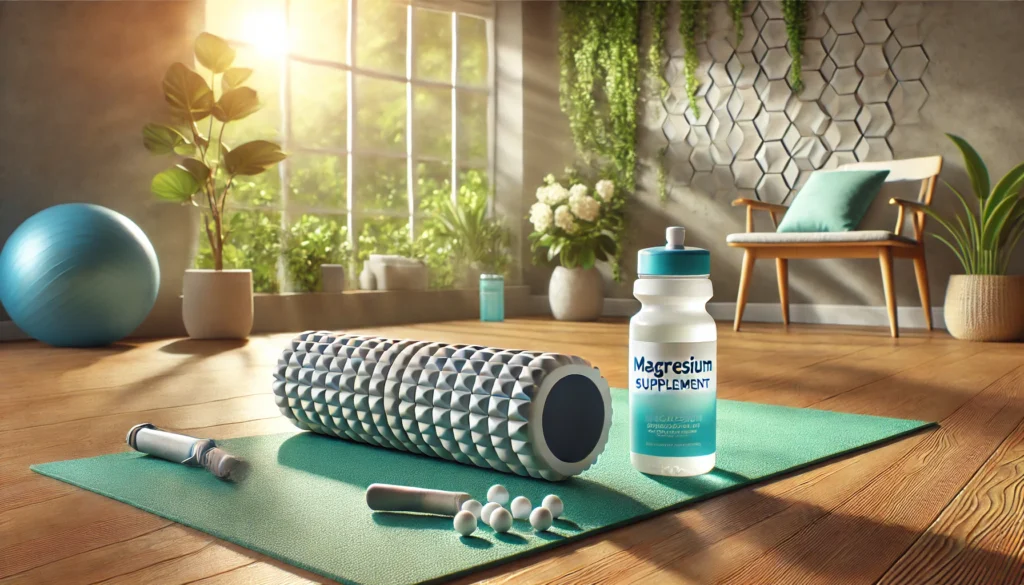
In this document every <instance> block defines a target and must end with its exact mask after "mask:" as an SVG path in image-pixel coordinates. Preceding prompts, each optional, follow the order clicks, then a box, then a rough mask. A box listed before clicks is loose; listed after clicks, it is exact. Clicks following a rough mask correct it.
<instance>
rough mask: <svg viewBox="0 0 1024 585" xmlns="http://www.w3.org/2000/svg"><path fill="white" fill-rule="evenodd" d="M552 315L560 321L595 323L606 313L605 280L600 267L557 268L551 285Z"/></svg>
mask: <svg viewBox="0 0 1024 585" xmlns="http://www.w3.org/2000/svg"><path fill="white" fill-rule="evenodd" d="M548 302H549V303H550V304H551V314H552V315H554V317H555V319H558V320H559V321H594V320H596V319H597V318H598V317H600V316H601V313H602V311H603V310H604V281H603V280H602V279H601V273H600V272H598V271H597V268H588V269H585V270H584V269H583V268H566V267H564V266H558V267H556V268H555V271H554V272H552V273H551V281H550V282H549V283H548Z"/></svg>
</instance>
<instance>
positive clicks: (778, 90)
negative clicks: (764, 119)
mask: <svg viewBox="0 0 1024 585" xmlns="http://www.w3.org/2000/svg"><path fill="white" fill-rule="evenodd" d="M760 95H761V104H762V105H763V106H764V109H766V110H768V111H769V112H781V111H784V110H785V109H786V103H787V102H789V98H791V97H793V92H792V91H790V89H789V84H788V83H787V82H786V80H785V79H776V80H774V81H769V82H768V84H767V85H766V86H765V88H764V91H762V92H761V94H760Z"/></svg>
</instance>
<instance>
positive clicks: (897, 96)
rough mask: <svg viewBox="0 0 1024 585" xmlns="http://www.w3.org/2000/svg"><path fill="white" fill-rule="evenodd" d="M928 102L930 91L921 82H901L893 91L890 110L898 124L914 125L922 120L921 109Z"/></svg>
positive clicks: (890, 98)
mask: <svg viewBox="0 0 1024 585" xmlns="http://www.w3.org/2000/svg"><path fill="white" fill-rule="evenodd" d="M927 100H928V90H927V89H925V86H924V84H923V83H921V82H920V81H901V82H899V84H898V85H897V86H896V89H894V90H892V95H891V96H890V97H889V108H890V109H892V118H893V121H894V122H896V123H897V124H914V123H917V122H919V121H920V120H921V115H920V114H921V108H922V107H924V103H925V102H926V101H927Z"/></svg>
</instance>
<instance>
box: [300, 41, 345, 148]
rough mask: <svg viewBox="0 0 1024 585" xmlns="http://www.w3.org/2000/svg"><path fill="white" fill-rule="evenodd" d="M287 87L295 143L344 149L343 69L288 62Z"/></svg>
mask: <svg viewBox="0 0 1024 585" xmlns="http://www.w3.org/2000/svg"><path fill="white" fill-rule="evenodd" d="M291 87H292V95H291V98H292V104H291V113H292V116H291V123H292V138H294V139H295V143H296V144H298V145H299V146H307V147H319V148H337V149H339V150H345V148H346V146H345V143H346V140H345V107H346V103H347V99H346V95H347V94H346V88H345V72H344V71H342V70H340V69H332V68H330V67H324V66H321V65H309V64H307V63H302V62H300V61H292V62H291Z"/></svg>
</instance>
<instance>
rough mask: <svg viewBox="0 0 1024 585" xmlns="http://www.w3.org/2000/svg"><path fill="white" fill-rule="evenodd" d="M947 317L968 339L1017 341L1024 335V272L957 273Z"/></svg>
mask: <svg viewBox="0 0 1024 585" xmlns="http://www.w3.org/2000/svg"><path fill="white" fill-rule="evenodd" d="M943 317H944V318H945V321H946V329H947V330H949V334H950V335H952V336H953V337H956V338H957V339H963V340H966V341H1015V340H1017V339H1020V338H1021V336H1022V335H1024V276H992V275H979V274H953V275H951V276H950V277H949V286H947V287H946V302H945V305H944V307H943Z"/></svg>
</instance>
